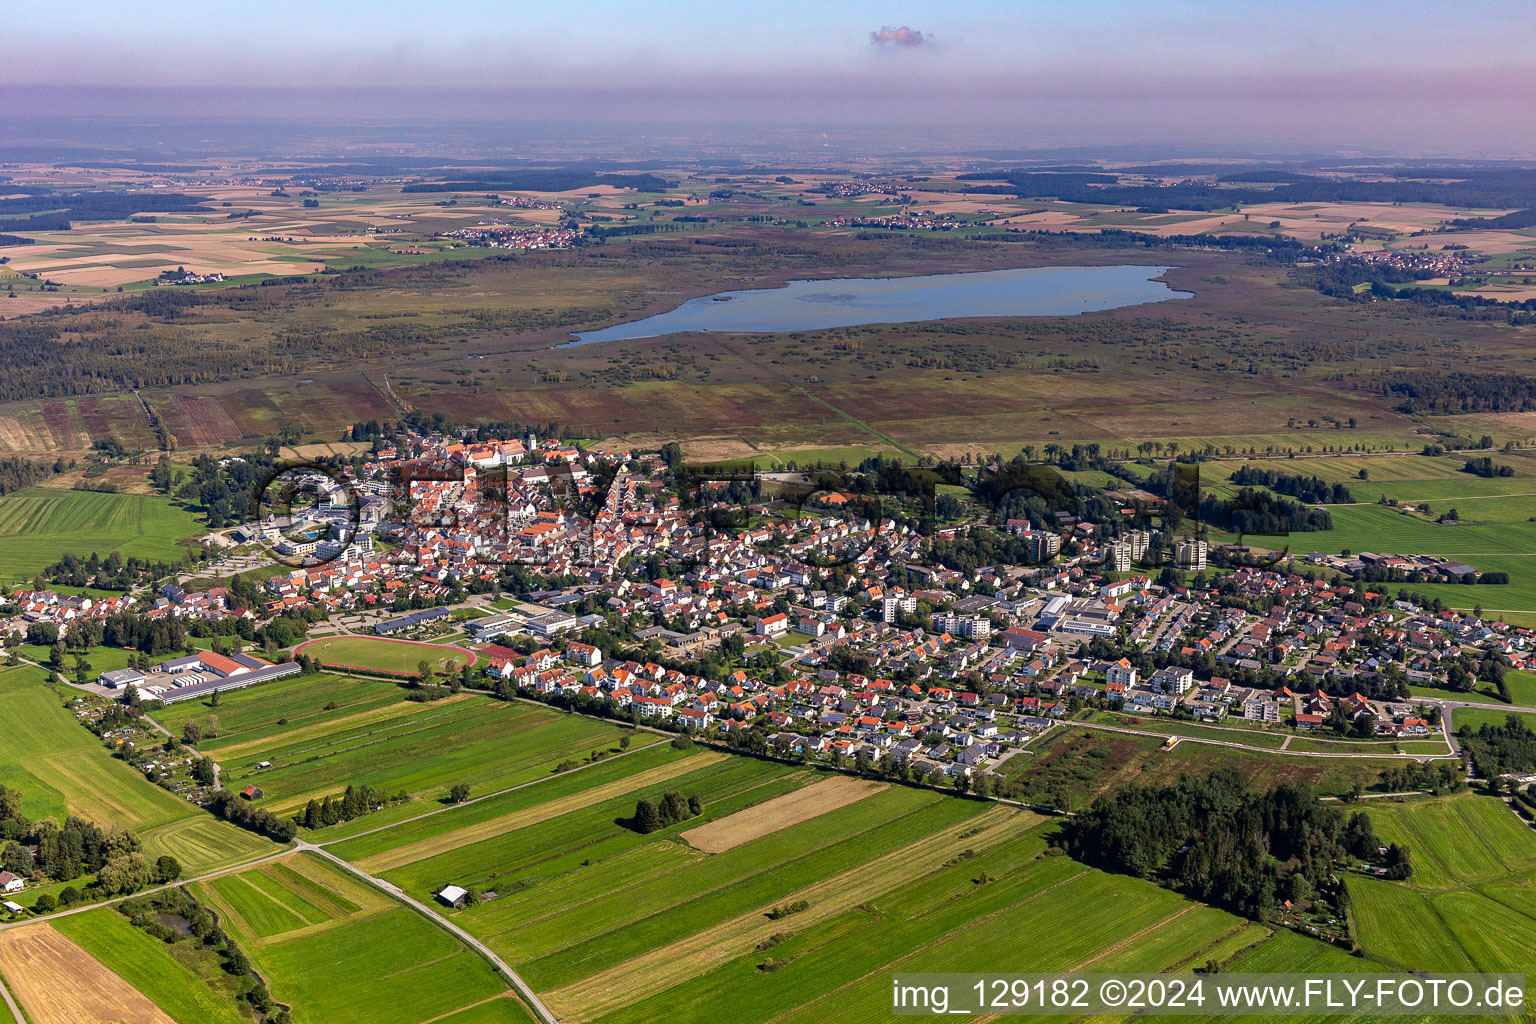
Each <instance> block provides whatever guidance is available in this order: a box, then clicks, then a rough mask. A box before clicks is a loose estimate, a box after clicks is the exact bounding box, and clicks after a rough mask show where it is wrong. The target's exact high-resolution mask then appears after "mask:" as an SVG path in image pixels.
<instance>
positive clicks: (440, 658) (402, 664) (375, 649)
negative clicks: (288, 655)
mask: <svg viewBox="0 0 1536 1024" xmlns="http://www.w3.org/2000/svg"><path fill="white" fill-rule="evenodd" d="M300 652H303V653H305V654H308V655H309V656H310V657H311V658H317V659H319V660H320V661H321V662H322V663H324V664H326V665H336V666H343V667H349V668H362V669H373V670H374V671H377V672H398V673H401V674H403V675H415V674H416V670H417V666H418V665H420V663H421V662H423V661H425V662H426V663H427V664H428V665H430V666H432V671H434V672H447V671H452V670H454V669H458V668H460V667H462V666H464V665H473V664H474V663H475V661H476V660H477V656H476V654H475V652H473V651H471V650H467V649H465V648H463V647H455V646H453V645H451V644H447V645H445V644H426V643H416V642H414V641H411V640H390V639H386V638H385V637H369V636H338V637H331V638H329V639H325V640H311V641H309V643H306V644H301V645H300V646H299V647H297V648H295V649H294V653H295V654H297V653H300Z"/></svg>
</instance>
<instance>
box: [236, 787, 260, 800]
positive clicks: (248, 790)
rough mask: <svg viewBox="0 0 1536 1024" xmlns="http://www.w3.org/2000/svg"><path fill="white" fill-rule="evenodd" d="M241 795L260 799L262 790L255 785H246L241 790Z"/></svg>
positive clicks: (249, 798)
mask: <svg viewBox="0 0 1536 1024" xmlns="http://www.w3.org/2000/svg"><path fill="white" fill-rule="evenodd" d="M240 795H241V796H243V797H245V798H246V799H247V800H260V799H261V790H259V789H257V788H256V787H255V786H246V787H245V788H244V789H242V790H241V791H240Z"/></svg>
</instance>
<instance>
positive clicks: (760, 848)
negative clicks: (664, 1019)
mask: <svg viewBox="0 0 1536 1024" xmlns="http://www.w3.org/2000/svg"><path fill="white" fill-rule="evenodd" d="M887 798H890V799H887ZM977 813H978V808H977V807H976V806H975V805H974V804H970V803H969V802H968V801H955V800H950V799H947V798H945V797H942V796H939V795H938V794H934V793H921V792H914V791H910V790H905V789H901V788H894V789H892V790H889V791H888V792H887V793H885V794H882V795H881V796H876V797H873V798H871V799H870V800H866V801H865V802H864V803H862V804H859V805H856V806H855V807H853V808H851V809H849V810H848V811H846V812H845V813H843V814H841V815H838V816H837V817H836V818H834V819H832V821H831V822H829V823H828V825H827V826H826V827H825V828H817V827H815V824H813V823H807V824H806V825H803V826H800V827H799V828H796V829H791V830H787V831H785V832H782V833H779V834H778V835H776V836H770V837H767V838H765V839H761V840H759V841H758V842H756V843H753V844H752V845H750V846H744V847H741V848H739V849H738V850H736V851H734V852H732V853H727V854H720V855H718V856H714V857H708V858H705V859H704V860H703V861H701V862H700V863H699V864H698V866H697V867H696V868H695V869H694V870H693V871H687V872H681V873H680V874H679V877H678V878H677V879H676V880H663V883H662V884H660V885H659V886H657V887H639V888H636V889H634V890H627V891H626V892H627V893H628V894H632V895H633V896H634V897H635V898H634V900H633V903H634V905H635V907H636V908H638V911H639V912H638V913H637V912H635V911H634V910H631V909H629V907H628V904H626V903H625V902H623V901H622V900H610V901H607V903H606V904H605V906H606V907H607V908H609V909H608V910H607V912H606V913H604V914H595V915H590V916H589V915H582V916H579V917H576V918H574V919H570V920H567V921H566V922H565V926H564V927H563V928H560V929H559V930H558V931H556V932H555V935H554V939H553V942H552V943H551V944H552V945H555V946H557V947H559V948H558V949H556V951H554V952H551V953H549V954H547V955H541V956H538V957H537V958H536V959H529V960H526V961H525V962H524V963H523V966H522V973H523V977H524V979H525V980H527V981H528V983H529V984H530V985H534V986H535V987H538V988H541V989H546V988H547V989H555V988H562V987H564V986H567V985H573V984H576V983H578V982H579V981H581V979H583V978H587V977H589V976H591V975H593V974H599V973H602V972H604V971H607V970H609V969H616V968H619V967H620V966H621V965H622V964H623V963H624V962H625V961H626V960H627V959H629V958H631V957H635V956H639V955H641V953H642V952H645V951H649V950H653V949H661V948H664V947H667V946H669V945H671V944H672V943H676V942H681V941H683V940H685V939H687V938H688V937H689V936H692V935H694V934H695V933H697V932H698V931H699V930H700V929H704V928H709V927H711V926H713V925H716V924H719V923H720V922H724V921H728V920H731V919H734V918H737V917H740V916H742V915H746V914H750V913H752V912H753V911H756V910H760V909H763V908H769V909H771V908H772V907H773V906H774V905H776V904H779V903H781V902H782V901H785V900H793V897H794V895H795V894H797V893H799V892H801V891H802V890H804V889H806V888H808V887H810V886H814V885H817V884H819V883H820V882H822V881H823V880H825V879H826V878H828V877H830V876H833V875H840V874H842V873H843V872H844V871H846V870H847V869H848V866H849V865H853V864H866V863H868V862H870V861H872V860H874V859H877V858H880V857H883V856H885V855H887V854H889V853H892V852H893V851H896V850H900V849H902V848H903V847H907V846H911V845H913V844H916V843H919V842H922V841H925V840H928V839H931V838H932V837H933V836H934V835H935V834H936V833H939V832H942V831H944V830H947V829H950V828H951V827H952V826H955V825H957V824H959V823H960V822H962V821H966V820H968V819H969V818H971V817H973V816H975V815H976V814H977ZM827 831H835V832H836V833H837V834H836V835H835V836H832V837H826V836H824V835H823V833H824V832H827ZM765 851H768V852H765ZM951 852H955V851H951ZM760 856H761V857H762V859H763V860H766V861H767V865H766V866H762V865H760V864H759V863H758V858H759V857H760ZM722 868H724V869H728V870H726V871H722ZM722 875H724V876H725V877H724V879H723V881H724V884H721V881H722V879H721V876H722ZM696 878H697V879H700V880H702V881H703V882H704V883H705V885H704V888H705V891H704V892H702V893H700V894H699V895H696V896H695V895H693V894H692V892H691V891H690V890H691V887H692V884H693V882H694V880H695V879H696ZM616 895H622V894H616ZM658 899H660V902H658ZM764 912H765V914H766V910H765V911H764ZM797 916H798V915H797ZM550 931H551V928H550V925H549V924H545V925H541V926H539V927H538V928H535V929H529V931H528V932H527V933H526V934H523V933H518V934H516V935H514V936H513V937H512V938H513V941H514V942H516V943H518V944H533V945H534V946H535V951H536V950H537V943H536V941H535V940H537V939H539V938H544V939H545V940H546V941H549V938H548V936H549V933H550ZM577 939H579V940H580V941H576V940H577ZM513 955H514V957H516V958H519V959H521V958H522V955H521V954H518V953H513Z"/></svg>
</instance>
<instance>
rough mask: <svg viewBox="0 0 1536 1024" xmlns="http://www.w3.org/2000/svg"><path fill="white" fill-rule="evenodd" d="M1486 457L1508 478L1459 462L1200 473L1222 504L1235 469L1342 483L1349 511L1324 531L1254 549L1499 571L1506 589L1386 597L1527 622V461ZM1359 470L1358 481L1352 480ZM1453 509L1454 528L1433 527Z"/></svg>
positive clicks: (1400, 459)
mask: <svg viewBox="0 0 1536 1024" xmlns="http://www.w3.org/2000/svg"><path fill="white" fill-rule="evenodd" d="M1488 455H1489V457H1490V458H1492V460H1493V462H1494V463H1495V464H1496V465H1505V466H1509V467H1510V468H1511V469H1512V470H1513V475H1511V476H1507V477H1492V478H1485V477H1480V476H1476V475H1474V474H1471V473H1467V472H1464V471H1463V469H1462V467H1463V466H1464V465H1465V463H1466V461H1467V458H1468V456H1465V455H1460V456H1455V455H1450V456H1423V455H1401V456H1391V457H1362V456H1355V457H1349V456H1339V457H1332V456H1329V457H1324V458H1307V459H1279V460H1263V459H1255V460H1251V461H1232V462H1223V463H1218V464H1208V465H1205V466H1202V467H1201V484H1202V487H1205V488H1208V489H1211V490H1213V491H1214V493H1217V494H1219V495H1230V494H1231V493H1232V491H1233V490H1234V487H1233V485H1231V484H1230V483H1229V482H1228V480H1229V478H1230V475H1231V473H1232V472H1233V471H1235V470H1236V469H1237V468H1238V467H1239V466H1242V465H1251V466H1255V467H1258V468H1262V469H1270V470H1276V471H1279V472H1282V473H1290V474H1300V475H1304V476H1309V477H1310V476H1316V477H1319V478H1321V479H1323V480H1324V481H1326V482H1328V483H1342V484H1345V485H1346V486H1348V487H1349V488H1350V490H1351V492H1352V494H1353V497H1354V500H1355V501H1356V502H1357V503H1358V504H1353V505H1330V506H1328V510H1329V513H1330V514H1331V515H1332V517H1333V529H1331V530H1324V531H1319V532H1315V533H1296V534H1291V535H1290V536H1289V537H1287V538H1286V539H1285V540H1284V541H1281V540H1279V539H1278V538H1271V539H1268V540H1266V539H1264V538H1254V539H1253V543H1257V544H1261V545H1267V546H1270V547H1280V546H1282V545H1284V544H1286V543H1288V544H1289V546H1290V549H1291V551H1292V552H1293V553H1303V554H1304V553H1305V552H1307V551H1316V550H1320V551H1326V552H1329V553H1333V554H1337V553H1340V552H1343V551H1349V552H1352V553H1357V554H1358V553H1359V552H1361V551H1377V552H1390V553H1394V554H1428V555H1443V556H1448V557H1451V558H1454V559H1455V560H1458V561H1466V562H1467V563H1468V564H1470V565H1472V566H1474V567H1475V568H1477V569H1480V570H1483V571H1486V572H1507V573H1508V574H1509V577H1510V582H1509V583H1508V584H1500V585H1484V586H1478V585H1472V586H1468V585H1460V584H1406V585H1405V584H1392V585H1390V586H1391V589H1392V590H1393V591H1394V592H1395V591H1396V590H1397V589H1398V588H1399V587H1402V586H1406V587H1407V589H1409V590H1411V591H1413V592H1415V593H1419V594H1423V595H1425V596H1426V597H1429V598H1433V597H1438V598H1440V599H1441V600H1442V601H1444V602H1445V603H1446V604H1448V605H1450V606H1451V607H1453V608H1463V609H1470V608H1472V607H1473V606H1475V605H1481V606H1482V607H1483V608H1484V609H1485V611H1486V613H1487V615H1488V617H1489V618H1497V617H1499V616H1500V613H1505V612H1509V613H1513V614H1515V615H1517V616H1518V615H1519V614H1520V613H1526V614H1531V613H1536V563H1532V561H1531V555H1532V553H1536V522H1533V521H1532V520H1533V519H1536V460H1533V459H1532V458H1531V456H1530V454H1529V453H1526V452H1501V451H1492V452H1489V453H1488ZM1362 471H1363V472H1365V474H1366V476H1367V479H1365V480H1361V479H1360V473H1361V472H1362ZM1382 497H1385V498H1388V499H1389V500H1394V501H1397V502H1398V503H1399V507H1391V506H1388V505H1382V504H1380V503H1379V499H1380V498H1382ZM1409 507H1411V508H1412V509H1413V511H1410V510H1409ZM1425 508H1427V509H1428V511H1427V512H1426V511H1422V510H1423V509H1425ZM1453 508H1454V509H1455V510H1456V512H1457V515H1458V520H1457V521H1456V522H1454V523H1439V522H1436V521H1435V520H1436V519H1437V518H1438V517H1439V516H1440V515H1442V514H1445V513H1448V512H1449V511H1450V510H1451V509H1453Z"/></svg>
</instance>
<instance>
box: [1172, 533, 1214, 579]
mask: <svg viewBox="0 0 1536 1024" xmlns="http://www.w3.org/2000/svg"><path fill="white" fill-rule="evenodd" d="M1208 549H1209V545H1207V544H1206V543H1205V541H1203V540H1195V539H1193V538H1191V539H1189V540H1181V541H1179V546H1178V547H1177V548H1175V549H1174V555H1173V560H1174V564H1176V565H1177V566H1178V567H1179V568H1180V569H1192V570H1194V571H1195V572H1199V571H1200V570H1202V569H1204V568H1205V556H1206V552H1207V551H1208Z"/></svg>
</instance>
